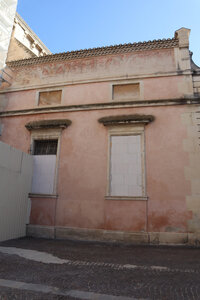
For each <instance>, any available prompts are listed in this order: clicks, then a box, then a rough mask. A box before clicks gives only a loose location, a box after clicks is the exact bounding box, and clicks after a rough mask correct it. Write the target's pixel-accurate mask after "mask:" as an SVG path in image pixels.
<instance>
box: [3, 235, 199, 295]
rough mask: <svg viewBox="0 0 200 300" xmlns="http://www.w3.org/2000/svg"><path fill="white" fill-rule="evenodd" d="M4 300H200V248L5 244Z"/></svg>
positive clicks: (47, 242) (55, 242)
mask: <svg viewBox="0 0 200 300" xmlns="http://www.w3.org/2000/svg"><path fill="white" fill-rule="evenodd" d="M3 299H4V300H7V299H12V300H13V299H22V300H24V299H27V300H32V299H37V300H38V299H41V300H43V299H47V300H51V299H86V300H87V299H100V300H130V299H135V300H136V299H142V300H144V299H145V300H146V299H170V300H173V299H177V300H179V299H180V300H181V299H188V300H192V299H200V248H192V247H190V248H189V247H177V246H176V247H173V246H165V247H164V246H163V247H161V246H133V245H122V244H121V245H120V244H118V245H117V244H101V243H89V242H80V241H79V242H75V241H63V240H45V239H30V238H23V239H18V240H11V241H7V242H2V243H0V300H3Z"/></svg>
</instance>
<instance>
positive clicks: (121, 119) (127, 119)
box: [98, 114, 155, 126]
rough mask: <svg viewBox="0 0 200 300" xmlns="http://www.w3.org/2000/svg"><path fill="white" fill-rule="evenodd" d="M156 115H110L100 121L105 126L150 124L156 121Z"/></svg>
mask: <svg viewBox="0 0 200 300" xmlns="http://www.w3.org/2000/svg"><path fill="white" fill-rule="evenodd" d="M154 119H155V117H154V116H152V115H139V114H134V115H120V116H108V117H103V118H100V119H99V120H98V121H99V123H102V124H103V125H104V126H110V125H125V124H148V123H150V122H152V121H154Z"/></svg>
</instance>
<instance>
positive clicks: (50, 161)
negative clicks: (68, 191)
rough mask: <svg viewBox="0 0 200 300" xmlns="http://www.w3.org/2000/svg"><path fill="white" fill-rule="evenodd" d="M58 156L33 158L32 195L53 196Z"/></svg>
mask: <svg viewBox="0 0 200 300" xmlns="http://www.w3.org/2000/svg"><path fill="white" fill-rule="evenodd" d="M55 170H56V155H34V156H33V179H32V193H34V194H53V188H54V178H55Z"/></svg>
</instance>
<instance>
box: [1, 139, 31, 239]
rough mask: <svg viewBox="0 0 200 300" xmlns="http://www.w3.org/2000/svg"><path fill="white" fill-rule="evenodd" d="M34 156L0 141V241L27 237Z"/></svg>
mask: <svg viewBox="0 0 200 300" xmlns="http://www.w3.org/2000/svg"><path fill="white" fill-rule="evenodd" d="M31 179H32V156H31V155H28V154H25V153H23V152H21V151H19V150H17V149H14V148H12V147H10V146H8V145H6V144H4V143H2V142H0V241H3V240H8V239H13V238H18V237H22V236H25V234H26V218H27V200H28V194H29V193H30V191H31Z"/></svg>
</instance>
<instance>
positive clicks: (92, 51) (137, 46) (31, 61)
mask: <svg viewBox="0 0 200 300" xmlns="http://www.w3.org/2000/svg"><path fill="white" fill-rule="evenodd" d="M178 45H179V40H178V38H171V39H170V38H168V39H158V40H152V41H147V42H137V43H128V44H118V45H111V46H103V47H96V48H88V49H80V50H73V51H67V52H60V53H55V54H48V55H44V56H40V57H34V58H27V59H21V60H15V61H9V62H7V65H8V66H9V67H20V66H28V65H35V64H41V63H46V62H53V61H58V60H61V61H62V60H70V59H79V58H87V57H90V56H101V55H109V54H118V53H129V52H134V51H142V50H151V49H153V50H154V49H166V48H174V47H178Z"/></svg>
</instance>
